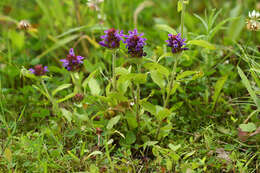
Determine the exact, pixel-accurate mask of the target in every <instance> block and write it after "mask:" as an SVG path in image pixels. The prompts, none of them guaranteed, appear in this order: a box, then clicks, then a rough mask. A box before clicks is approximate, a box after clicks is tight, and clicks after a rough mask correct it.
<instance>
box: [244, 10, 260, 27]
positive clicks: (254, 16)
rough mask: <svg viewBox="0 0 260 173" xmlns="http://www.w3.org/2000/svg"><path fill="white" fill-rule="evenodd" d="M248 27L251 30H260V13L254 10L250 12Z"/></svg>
mask: <svg viewBox="0 0 260 173" xmlns="http://www.w3.org/2000/svg"><path fill="white" fill-rule="evenodd" d="M248 17H249V19H247V29H248V30H251V31H258V30H259V29H260V22H259V21H260V13H259V12H256V11H255V10H253V11H252V12H249V14H248Z"/></svg>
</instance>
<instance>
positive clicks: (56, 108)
mask: <svg viewBox="0 0 260 173" xmlns="http://www.w3.org/2000/svg"><path fill="white" fill-rule="evenodd" d="M41 84H42V86H43V88H44V90H45V93H46V95H47V98H48V99H49V101H50V102H51V104H52V110H53V112H54V113H58V105H57V102H56V100H55V99H54V98H53V97H52V95H50V93H49V91H48V89H47V87H46V85H45V83H44V81H43V79H41Z"/></svg>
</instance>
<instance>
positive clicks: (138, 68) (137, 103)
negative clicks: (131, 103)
mask: <svg viewBox="0 0 260 173" xmlns="http://www.w3.org/2000/svg"><path fill="white" fill-rule="evenodd" d="M137 72H138V73H140V72H141V68H140V65H139V64H137ZM136 120H137V123H138V127H140V85H139V84H137V91H136Z"/></svg>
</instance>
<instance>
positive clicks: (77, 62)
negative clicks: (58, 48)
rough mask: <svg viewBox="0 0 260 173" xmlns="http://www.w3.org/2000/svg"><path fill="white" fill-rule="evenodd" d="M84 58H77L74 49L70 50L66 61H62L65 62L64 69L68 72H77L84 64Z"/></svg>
mask: <svg viewBox="0 0 260 173" xmlns="http://www.w3.org/2000/svg"><path fill="white" fill-rule="evenodd" d="M83 60H84V57H82V56H76V55H75V53H74V50H73V48H71V49H70V52H69V54H68V55H67V58H66V59H61V60H60V61H61V62H63V67H65V68H66V69H67V70H68V71H76V70H78V69H79V68H80V67H81V65H82V64H83Z"/></svg>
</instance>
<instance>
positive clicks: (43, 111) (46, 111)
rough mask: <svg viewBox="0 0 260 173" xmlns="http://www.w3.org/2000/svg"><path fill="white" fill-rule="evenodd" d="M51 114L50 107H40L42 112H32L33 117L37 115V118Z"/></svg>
mask: <svg viewBox="0 0 260 173" xmlns="http://www.w3.org/2000/svg"><path fill="white" fill-rule="evenodd" d="M48 115H50V111H49V110H48V109H43V108H41V109H40V112H39V113H38V112H34V113H32V117H37V118H44V117H46V116H48Z"/></svg>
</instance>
